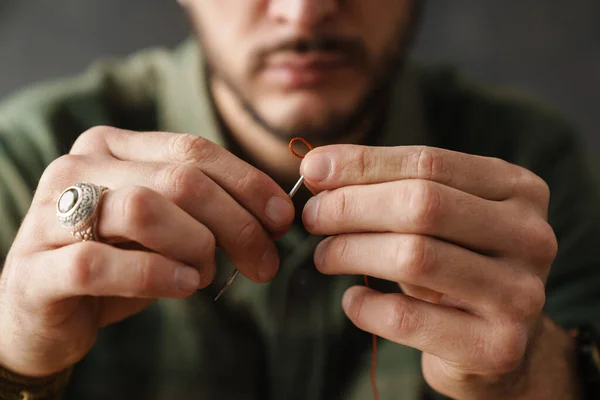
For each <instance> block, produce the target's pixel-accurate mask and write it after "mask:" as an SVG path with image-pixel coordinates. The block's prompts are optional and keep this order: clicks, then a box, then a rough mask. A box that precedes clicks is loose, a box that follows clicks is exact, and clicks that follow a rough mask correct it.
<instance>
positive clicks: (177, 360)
mask: <svg viewBox="0 0 600 400" xmlns="http://www.w3.org/2000/svg"><path fill="white" fill-rule="evenodd" d="M180 3H182V5H183V6H184V7H185V8H186V9H187V11H188V14H189V16H190V20H191V21H192V24H193V27H194V28H195V31H196V33H197V34H196V38H197V42H196V41H190V42H188V43H186V44H184V45H183V46H182V47H181V48H179V49H177V50H175V51H164V50H150V51H147V52H143V53H141V54H137V55H135V56H133V57H131V58H129V59H127V60H122V61H113V62H107V63H103V64H100V65H98V66H96V67H94V68H92V70H91V71H89V72H87V73H86V74H84V76H82V77H79V78H76V79H74V80H70V81H66V82H60V83H57V84H53V85H49V86H44V87H42V88H34V89H32V90H30V91H27V92H24V93H22V94H21V95H18V96H16V97H15V98H13V99H10V100H8V101H7V102H6V103H5V104H4V105H3V106H2V108H1V109H0V131H1V132H2V133H1V135H0V151H1V153H0V165H1V169H0V174H1V176H2V179H1V180H0V200H1V203H0V205H1V207H0V212H1V213H2V224H3V225H2V247H1V249H2V254H3V256H5V261H4V269H3V272H2V275H1V280H0V308H1V309H2V313H1V314H0V326H2V334H1V335H0V365H2V367H3V369H2V371H3V372H2V375H1V376H2V379H1V381H0V397H2V398H20V397H19V396H22V398H36V399H38V398H48V399H51V398H52V399H54V398H59V397H60V396H61V395H64V397H65V398H86V399H95V398H98V399H99V398H111V399H120V398H123V399H125V398H128V399H129V398H144V399H145V398H148V399H175V398H206V399H364V398H369V397H370V396H372V394H371V390H372V387H371V384H370V369H371V351H372V348H371V336H370V335H371V334H374V335H377V336H378V337H379V338H380V339H378V342H377V353H376V355H377V363H376V369H375V370H374V377H375V383H376V390H377V391H378V393H379V396H380V398H381V399H417V398H424V397H425V398H443V396H446V397H451V398H457V399H481V398H484V399H501V398H502V399H505V398H509V399H575V398H579V397H580V396H581V395H582V394H583V393H586V390H589V386H588V382H587V380H586V379H584V377H585V376H587V372H589V371H587V370H585V371H584V370H583V369H582V364H581V363H579V362H578V360H579V357H578V356H577V354H579V353H578V351H579V350H580V346H579V344H578V343H579V342H578V341H577V340H574V339H573V338H572V337H571V336H570V335H569V333H568V332H569V331H568V330H569V329H571V328H577V327H579V326H583V325H584V324H586V323H594V322H597V321H598V320H599V318H598V317H600V302H599V300H600V291H598V290H597V285H598V283H599V282H600V271H599V269H598V267H599V265H600V246H598V238H599V237H600V236H599V235H600V211H598V209H597V205H598V204H600V195H599V193H598V181H597V180H596V178H594V177H592V175H591V173H590V168H589V165H588V164H587V159H586V155H585V152H584V150H583V149H582V146H581V144H580V143H579V141H578V139H577V137H576V136H574V134H573V133H572V129H571V128H570V127H569V125H568V124H566V123H565V122H563V121H562V120H561V119H559V118H558V117H556V116H554V115H553V113H552V112H551V111H549V110H546V109H542V108H541V107H540V106H538V105H535V104H533V103H532V102H531V101H526V100H523V99H517V98H516V97H515V96H510V95H507V94H501V93H498V92H493V91H491V90H489V89H485V88H483V87H480V86H478V85H474V84H472V83H468V82H466V81H465V80H464V79H462V78H460V77H459V76H457V75H456V74H455V73H453V72H452V71H451V70H445V69H435V68H429V69H426V68H419V67H415V66H413V65H412V64H411V63H409V62H407V51H408V48H409V46H410V43H411V39H412V36H413V32H414V30H415V27H416V26H417V22H418V19H419V10H420V8H421V6H422V3H421V2H417V1H409V0H404V1H387V0H374V1H369V2H365V1H361V0H348V1H336V0H327V1H324V0H261V1H259V0H247V1H244V2H239V1H238V0H210V1H199V0H181V1H180ZM200 49H201V51H200ZM295 136H300V137H303V138H305V139H306V140H308V141H309V142H311V143H312V144H313V145H315V146H317V148H316V149H315V150H313V151H311V152H310V153H309V154H308V155H307V157H306V158H305V159H304V160H303V161H302V163H301V164H300V161H296V159H295V158H293V157H292V156H291V155H290V154H289V152H288V150H287V143H288V141H289V140H290V139H291V138H293V137H295ZM300 175H302V176H304V177H305V183H306V187H307V188H308V190H304V191H303V192H300V193H299V194H298V195H297V196H295V197H294V198H293V202H292V200H291V199H290V198H289V197H288V196H287V194H286V191H287V190H289V188H291V186H292V185H293V184H294V182H296V181H297V179H298V178H299V176H300ZM550 193H552V199H550ZM294 215H297V218H294ZM57 216H58V221H57ZM61 225H63V226H61ZM64 228H68V229H64ZM69 230H71V231H73V232H72V233H73V234H71V233H70V232H69ZM84 239H85V240H84ZM557 243H558V244H559V246H560V247H559V248H560V251H559V250H558V249H557ZM551 267H552V268H551ZM234 269H238V270H239V271H240V272H241V274H242V275H243V276H244V277H240V278H238V280H236V281H235V282H234V284H233V285H232V286H231V288H230V289H229V290H228V291H227V292H225V294H224V295H223V297H222V298H221V299H219V300H218V301H216V302H215V301H213V298H214V296H215V294H216V293H217V292H218V291H219V289H220V288H221V286H222V284H223V283H224V281H225V280H226V278H227V276H228V275H229V274H230V273H231V272H232V271H233V270H234ZM361 275H366V276H369V277H371V279H370V280H369V287H365V285H364V284H363V283H362V282H363V280H362V279H363V278H362V276H361ZM587 393H589V392H587Z"/></svg>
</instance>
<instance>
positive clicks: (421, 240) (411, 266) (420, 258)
mask: <svg viewBox="0 0 600 400" xmlns="http://www.w3.org/2000/svg"><path fill="white" fill-rule="evenodd" d="M397 258H398V259H399V260H400V263H399V266H400V268H401V270H402V271H400V277H401V278H406V279H408V281H409V282H417V281H420V280H422V279H424V278H427V277H430V276H431V275H432V274H433V273H434V270H433V269H434V268H435V264H436V262H435V248H434V246H433V245H432V243H431V242H430V241H429V240H428V239H427V238H425V237H424V236H418V235H413V236H412V237H411V238H410V239H409V241H408V249H407V248H406V247H405V246H403V245H399V246H398V247H397Z"/></svg>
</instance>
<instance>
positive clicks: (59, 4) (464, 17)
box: [0, 0, 600, 154]
mask: <svg viewBox="0 0 600 400" xmlns="http://www.w3.org/2000/svg"><path fill="white" fill-rule="evenodd" d="M240 1H244V0H240ZM187 34H188V27H187V22H186V20H185V19H184V17H183V14H182V12H181V10H180V9H179V7H178V5H177V2H176V1H175V0H0V97H4V96H6V95H7V94H9V93H11V92H13V91H15V90H17V89H18V88H20V87H22V86H23V85H26V84H30V83H33V82H37V81H40V80H47V79H51V78H56V77H63V76H68V75H70V74H72V73H76V72H79V71H81V70H82V69H83V68H85V67H86V66H87V65H88V64H89V63H90V62H91V61H93V60H94V59H96V58H98V57H101V56H109V55H110V56H112V55H125V54H127V53H129V52H131V51H134V50H136V49H139V48H143V47H147V46H155V45H168V46H170V45H175V44H177V43H178V42H179V41H180V40H181V39H182V38H184V37H185V36H186V35H187ZM414 55H415V56H416V57H417V58H418V59H420V60H424V61H427V62H438V61H443V62H452V63H454V64H456V65H458V66H459V67H460V68H462V69H463V70H464V71H465V72H467V73H469V74H471V75H473V76H474V77H476V78H478V79H480V80H486V81H489V82H491V83H495V84H501V85H506V86H512V87H515V86H516V87H519V88H522V89H525V90H527V91H530V92H532V93H533V94H535V95H536V96H538V97H541V98H542V99H544V100H545V101H547V102H549V103H551V104H553V105H554V106H556V107H557V108H558V109H560V110H561V111H562V112H563V113H564V114H565V115H566V116H568V117H570V118H571V119H572V120H573V121H574V122H575V123H577V124H578V126H579V127H580V128H581V131H582V133H583V134H584V135H585V136H586V137H587V138H588V140H589V143H590V144H591V145H592V146H593V149H594V153H595V154H600V132H599V128H598V127H599V126H600V1H598V0H569V1H566V0H562V1H558V0H523V1H500V0H452V1H441V0H429V1H428V5H427V11H426V17H425V21H424V26H423V27H422V30H421V34H420V37H419V40H418V43H417V48H416V51H415V52H414Z"/></svg>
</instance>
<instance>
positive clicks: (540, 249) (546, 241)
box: [522, 215, 558, 268]
mask: <svg viewBox="0 0 600 400" xmlns="http://www.w3.org/2000/svg"><path fill="white" fill-rule="evenodd" d="M522 229H523V230H524V231H525V235H526V236H525V237H526V238H527V240H525V241H523V245H525V246H526V248H525V251H527V252H528V253H529V255H530V257H531V259H532V261H533V262H535V263H536V264H538V265H540V266H541V267H543V268H548V267H549V266H550V265H551V264H552V263H553V262H554V259H555V258H556V256H557V254H558V240H557V238H556V234H555V233H554V229H552V226H550V224H549V223H548V222H546V221H544V220H543V219H542V218H540V217H539V216H538V215H532V216H531V217H529V218H526V219H525V221H524V222H523V225H522Z"/></svg>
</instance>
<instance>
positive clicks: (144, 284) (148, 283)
mask: <svg viewBox="0 0 600 400" xmlns="http://www.w3.org/2000/svg"><path fill="white" fill-rule="evenodd" d="M135 269H136V275H135V276H136V277H137V284H136V285H135V287H134V288H133V293H131V294H132V295H133V296H135V295H139V294H146V293H150V292H152V289H153V288H154V287H155V286H156V283H157V275H158V274H157V270H156V268H154V265H153V262H152V259H151V258H150V257H140V259H139V261H138V263H137V264H136V265H135Z"/></svg>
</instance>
